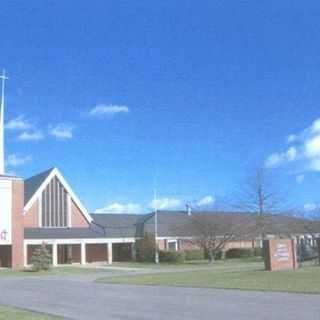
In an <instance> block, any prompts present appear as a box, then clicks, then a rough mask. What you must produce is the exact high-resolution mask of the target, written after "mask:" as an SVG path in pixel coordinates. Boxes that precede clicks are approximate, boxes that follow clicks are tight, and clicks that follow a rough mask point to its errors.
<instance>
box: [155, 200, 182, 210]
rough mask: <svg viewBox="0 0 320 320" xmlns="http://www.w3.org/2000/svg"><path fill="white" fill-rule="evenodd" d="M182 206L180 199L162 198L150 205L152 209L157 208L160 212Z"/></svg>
mask: <svg viewBox="0 0 320 320" xmlns="http://www.w3.org/2000/svg"><path fill="white" fill-rule="evenodd" d="M181 205H182V201H181V200H179V199H174V198H161V199H154V200H152V201H151V203H150V204H149V207H151V208H152V209H155V208H157V209H158V210H165V209H175V208H177V207H179V206H181Z"/></svg>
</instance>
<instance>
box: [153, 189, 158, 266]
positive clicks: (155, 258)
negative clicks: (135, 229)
mask: <svg viewBox="0 0 320 320" xmlns="http://www.w3.org/2000/svg"><path fill="white" fill-rule="evenodd" d="M153 203H154V240H155V247H154V250H155V252H154V262H155V263H156V264H158V263H159V251H158V243H157V239H158V208H157V190H156V187H154V190H153Z"/></svg>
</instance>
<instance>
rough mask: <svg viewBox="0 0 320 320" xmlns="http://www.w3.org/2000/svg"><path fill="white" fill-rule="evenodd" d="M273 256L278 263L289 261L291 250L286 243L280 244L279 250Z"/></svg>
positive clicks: (278, 245)
mask: <svg viewBox="0 0 320 320" xmlns="http://www.w3.org/2000/svg"><path fill="white" fill-rule="evenodd" d="M273 256H274V257H275V258H276V259H277V260H278V261H288V260H289V250H288V246H287V245H286V244H285V243H279V244H277V249H276V251H275V253H274V254H273Z"/></svg>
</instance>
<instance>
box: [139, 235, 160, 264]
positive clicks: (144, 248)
mask: <svg viewBox="0 0 320 320" xmlns="http://www.w3.org/2000/svg"><path fill="white" fill-rule="evenodd" d="M136 245H137V246H136V259H137V261H139V262H154V258H155V248H156V243H155V239H154V236H153V234H151V233H148V232H146V233H145V234H144V237H143V239H140V240H138V241H137V242H136Z"/></svg>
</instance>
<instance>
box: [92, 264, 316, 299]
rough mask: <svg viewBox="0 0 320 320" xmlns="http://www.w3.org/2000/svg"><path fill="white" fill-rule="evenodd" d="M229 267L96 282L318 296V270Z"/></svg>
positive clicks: (123, 277)
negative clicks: (267, 269) (299, 293)
mask: <svg viewBox="0 0 320 320" xmlns="http://www.w3.org/2000/svg"><path fill="white" fill-rule="evenodd" d="M229 266H230V265H229ZM234 267H235V268H234V269H233V268H232V267H227V268H215V267H213V268H212V270H198V271H187V272H169V273H158V274H144V275H136V276H117V277H109V278H100V279H99V280H97V281H98V282H103V283H116V284H134V285H159V286H178V287H201V288H225V289H242V290H259V291H285V292H301V293H317V294H320V267H318V266H308V267H304V268H301V269H299V270H297V271H281V272H268V271H263V270H262V269H261V268H260V269H256V270H252V269H250V264H248V265H247V267H248V269H246V270H245V269H244V268H243V269H241V268H240V269H239V263H237V264H235V265H234Z"/></svg>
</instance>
